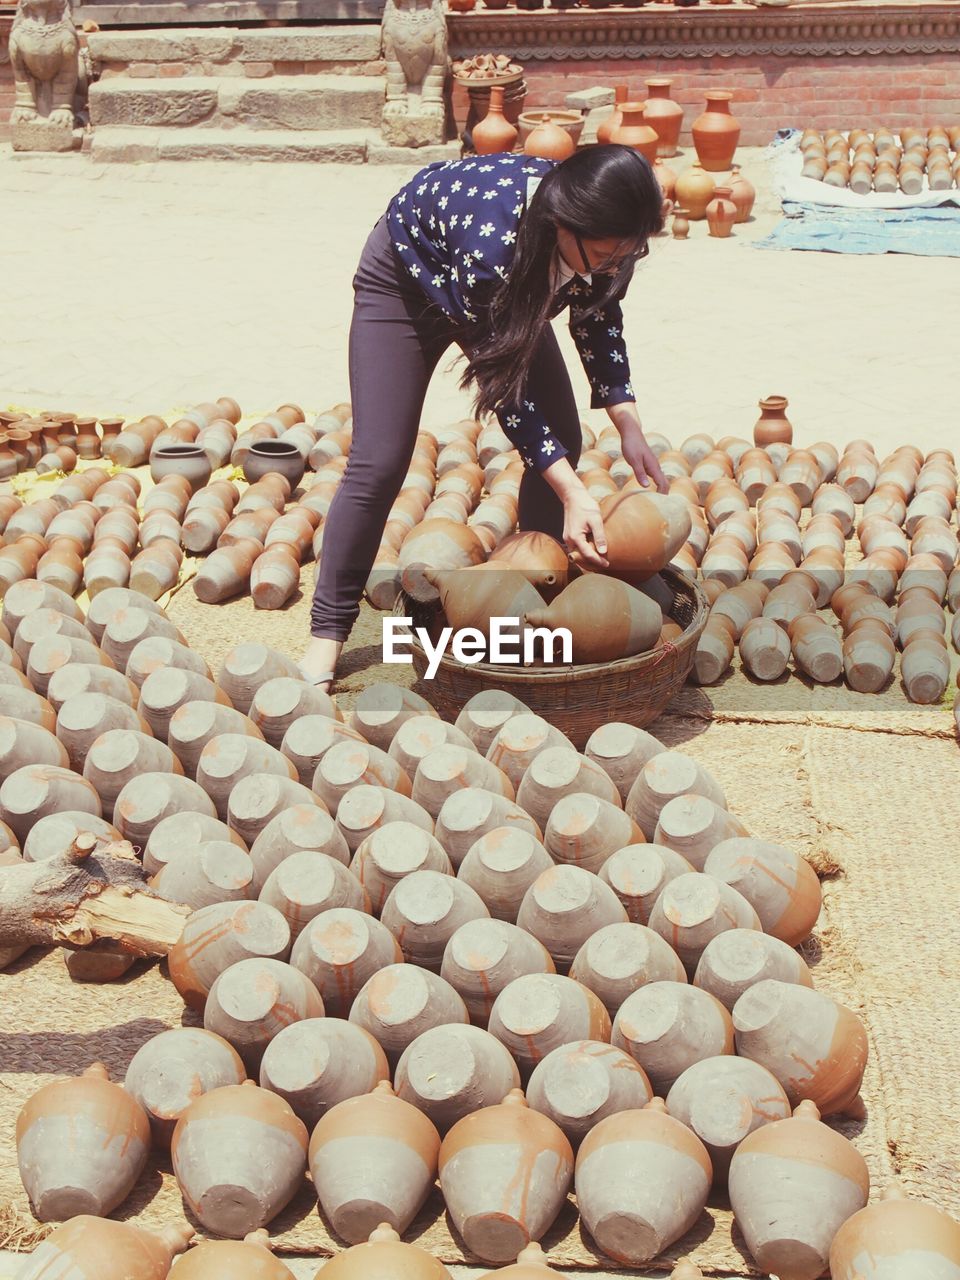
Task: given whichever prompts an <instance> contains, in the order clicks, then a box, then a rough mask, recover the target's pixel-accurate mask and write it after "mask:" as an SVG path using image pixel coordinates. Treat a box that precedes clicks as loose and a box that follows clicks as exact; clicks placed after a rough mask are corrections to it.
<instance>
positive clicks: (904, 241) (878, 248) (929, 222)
mask: <svg viewBox="0 0 960 1280" xmlns="http://www.w3.org/2000/svg"><path fill="white" fill-rule="evenodd" d="M783 212H784V218H783V220H782V221H781V222H779V223H778V224H777V226H776V227H775V228H774V230H773V231H772V232H771V233H770V235H768V236H766V237H765V238H764V239H763V240H756V241H754V248H757V249H809V250H819V251H820V252H821V253H913V254H917V255H920V256H923V257H935V258H960V209H958V208H956V207H955V206H950V205H945V206H943V207H941V208H934V209H929V208H914V209H840V208H835V207H832V206H830V205H822V204H807V203H801V202H800V201H793V200H785V201H784V202H783Z"/></svg>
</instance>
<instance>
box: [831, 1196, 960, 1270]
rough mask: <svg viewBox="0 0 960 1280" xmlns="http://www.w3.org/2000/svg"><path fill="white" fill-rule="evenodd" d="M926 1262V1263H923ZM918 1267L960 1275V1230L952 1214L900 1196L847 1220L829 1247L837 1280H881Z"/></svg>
mask: <svg viewBox="0 0 960 1280" xmlns="http://www.w3.org/2000/svg"><path fill="white" fill-rule="evenodd" d="M921 1260H922V1262H921ZM915 1265H923V1266H930V1267H932V1268H934V1273H936V1271H937V1270H939V1269H941V1268H942V1270H943V1274H944V1276H949V1275H951V1274H953V1273H954V1272H956V1271H960V1226H958V1224H957V1222H956V1220H955V1219H954V1218H952V1217H951V1216H950V1215H949V1214H947V1213H944V1212H943V1211H942V1210H940V1209H935V1208H934V1207H933V1205H929V1204H923V1203H922V1202H921V1201H918V1200H907V1199H906V1198H905V1197H903V1195H902V1193H900V1192H899V1191H898V1190H896V1189H895V1190H893V1191H892V1192H890V1191H887V1192H885V1193H884V1195H883V1197H882V1199H881V1201H880V1203H878V1204H873V1205H869V1206H868V1207H867V1208H864V1209H860V1210H858V1212H857V1213H855V1214H853V1215H852V1216H851V1217H849V1218H847V1220H846V1222H844V1224H843V1226H842V1227H841V1228H840V1230H839V1231H838V1232H837V1233H836V1235H835V1236H834V1237H833V1242H832V1243H831V1245H830V1274H831V1276H833V1277H834V1278H835V1280H882V1277H883V1276H884V1275H885V1274H887V1275H895V1274H903V1275H908V1274H909V1271H910V1269H911V1268H912V1267H914V1266H915Z"/></svg>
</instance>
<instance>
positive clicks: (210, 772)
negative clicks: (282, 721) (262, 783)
mask: <svg viewBox="0 0 960 1280" xmlns="http://www.w3.org/2000/svg"><path fill="white" fill-rule="evenodd" d="M186 705H187V706H189V705H191V704H190V703H187V704H186ZM172 732H173V719H171V734H172ZM252 774H272V775H274V776H275V777H277V778H279V779H288V780H289V781H290V782H296V770H295V769H294V767H293V765H292V764H291V763H290V761H289V760H288V759H287V757H286V756H284V755H281V753H280V752H279V751H277V749H276V747H271V746H270V745H269V744H268V743H266V742H264V741H263V740H262V739H260V738H256V737H252V736H249V735H247V734H243V733H220V734H217V735H216V737H213V738H210V739H209V741H208V742H207V744H206V746H205V747H204V748H203V750H202V751H201V753H200V758H199V760H198V761H197V782H198V783H200V785H201V786H202V787H203V788H204V790H205V792H206V794H207V796H208V797H209V799H210V801H211V802H212V803H213V804H214V805H215V806H216V811H217V814H218V816H219V817H220V818H221V819H223V820H224V821H227V819H228V818H229V813H230V809H229V802H230V796H231V794H232V793H233V791H234V788H235V787H236V786H237V784H238V783H239V782H240V780H241V779H242V778H246V777H249V776H250V775H252ZM298 785H299V784H298ZM297 802H299V793H298V801H297ZM242 834H243V833H242V832H241V835H242Z"/></svg>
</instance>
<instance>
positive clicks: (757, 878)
mask: <svg viewBox="0 0 960 1280" xmlns="http://www.w3.org/2000/svg"><path fill="white" fill-rule="evenodd" d="M704 870H705V871H706V872H707V874H708V875H711V876H714V877H716V878H717V879H718V880H723V881H725V882H726V883H727V884H729V885H731V886H732V887H733V888H735V889H736V890H738V892H739V893H741V894H742V895H743V896H744V897H745V898H746V899H747V901H748V902H749V903H751V905H752V906H753V907H754V909H755V910H756V912H757V914H758V916H759V918H760V923H761V925H762V927H763V929H764V931H765V932H766V933H769V934H771V935H772V936H773V937H775V938H779V939H780V940H781V941H783V942H785V943H787V944H788V945H789V946H791V947H796V946H799V945H800V943H802V942H804V941H806V939H807V938H808V937H809V936H810V934H811V933H812V931H813V928H814V926H815V925H816V922H817V917H818V916H819V914H820V901H821V894H820V882H819V880H818V879H817V875H816V872H815V871H814V870H813V868H812V867H811V866H810V864H809V863H808V862H806V860H805V859H803V858H801V857H800V855H799V854H795V853H793V852H792V850H790V849H786V848H784V847H783V846H782V845H777V844H771V843H769V842H768V841H762V840H753V839H738V838H734V839H731V840H725V841H723V842H722V843H721V844H718V845H716V846H715V847H714V849H713V850H712V851H711V852H710V854H709V855H708V857H707V861H706V863H705V864H704Z"/></svg>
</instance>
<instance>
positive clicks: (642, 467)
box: [606, 400, 670, 493]
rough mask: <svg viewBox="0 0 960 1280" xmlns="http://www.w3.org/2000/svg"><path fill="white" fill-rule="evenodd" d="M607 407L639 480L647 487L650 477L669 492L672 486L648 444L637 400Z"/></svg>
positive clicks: (624, 454) (622, 446)
mask: <svg viewBox="0 0 960 1280" xmlns="http://www.w3.org/2000/svg"><path fill="white" fill-rule="evenodd" d="M606 408H607V415H608V417H609V418H610V421H611V422H612V423H613V425H614V426H615V427H616V428H617V430H618V431H619V432H620V445H621V448H622V450H623V456H624V457H625V458H626V460H627V462H629V463H630V465H631V467H633V470H634V473H635V475H636V477H637V479H638V480H639V482H640V483H641V484H642V485H643V486H644V487H646V486H647V484H648V477H649V480H652V481H653V483H654V484H655V485H656V486H657V489H658V490H659V491H660V493H668V492H669V490H670V486H669V484H668V483H667V479H666V476H665V475H664V474H663V472H662V471H661V469H660V463H659V462H658V461H657V455H656V454H655V453H654V452H653V450H652V449H651V448H650V446H649V445H648V444H647V440H646V436H644V434H643V424H642V423H641V421H640V414H639V413H638V412H637V406H636V403H635V401H633V400H624V401H623V402H622V403H621V404H608V405H607V406H606Z"/></svg>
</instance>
